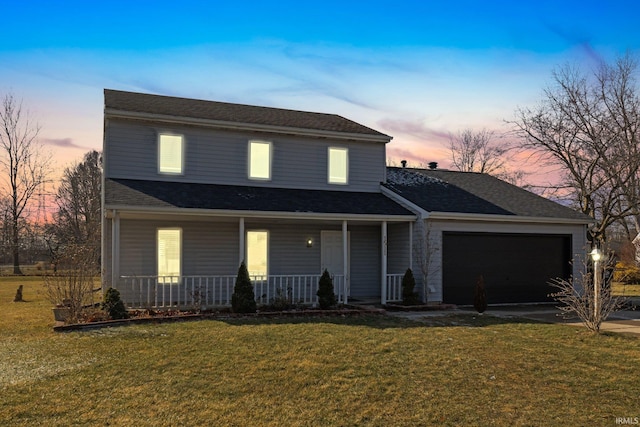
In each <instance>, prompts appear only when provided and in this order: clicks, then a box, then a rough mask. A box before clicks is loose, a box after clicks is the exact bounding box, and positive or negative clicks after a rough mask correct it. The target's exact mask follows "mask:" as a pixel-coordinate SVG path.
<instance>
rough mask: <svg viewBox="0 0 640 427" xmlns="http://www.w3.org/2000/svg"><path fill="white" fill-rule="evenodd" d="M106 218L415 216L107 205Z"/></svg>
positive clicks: (373, 218) (366, 218)
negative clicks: (154, 216)
mask: <svg viewBox="0 0 640 427" xmlns="http://www.w3.org/2000/svg"><path fill="white" fill-rule="evenodd" d="M105 210H106V216H107V218H110V217H111V215H110V213H111V212H113V211H115V210H117V211H118V214H119V215H120V218H126V217H131V216H145V215H168V214H174V215H184V216H193V217H203V216H206V217H225V218H237V217H244V218H270V219H306V220H325V221H326V220H338V221H344V220H357V221H375V222H379V221H387V222H406V221H415V220H416V217H415V215H384V214H345V213H323V212H277V211H243V210H222V209H221V210H217V209H193V208H172V207H166V208H165V207H145V208H140V207H135V206H127V205H109V206H106V207H105Z"/></svg>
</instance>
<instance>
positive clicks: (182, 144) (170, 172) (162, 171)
mask: <svg viewBox="0 0 640 427" xmlns="http://www.w3.org/2000/svg"><path fill="white" fill-rule="evenodd" d="M163 137H169V138H180V170H179V171H176V170H175V169H173V168H170V169H163V165H162V139H163ZM184 154H185V141H184V135H179V134H174V133H167V132H164V133H160V134H158V173H160V174H162V175H184Z"/></svg>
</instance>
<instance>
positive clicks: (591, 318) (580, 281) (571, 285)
mask: <svg viewBox="0 0 640 427" xmlns="http://www.w3.org/2000/svg"><path fill="white" fill-rule="evenodd" d="M589 267H590V266H589V265H587V262H586V261H585V265H584V269H583V270H582V271H584V273H583V274H581V275H579V276H577V277H574V278H572V279H570V280H565V279H561V278H557V279H553V280H551V281H550V285H551V286H553V287H554V288H556V292H555V293H552V294H551V296H552V297H553V298H554V299H555V300H556V301H558V302H559V303H560V304H561V305H560V306H559V307H558V308H559V309H560V310H561V311H562V315H563V316H564V317H571V316H574V315H575V316H577V317H578V318H579V319H580V321H581V322H582V323H583V324H584V325H585V326H586V327H587V329H589V330H590V331H593V332H600V326H601V325H602V322H604V321H605V320H606V319H607V317H609V315H610V314H611V313H613V312H615V311H617V310H619V309H620V308H622V307H623V306H624V303H625V299H624V298H621V297H616V296H614V295H613V294H612V292H611V286H610V281H608V280H606V276H605V275H604V274H603V273H604V272H606V271H608V270H609V271H613V268H614V267H615V259H614V257H610V258H608V259H607V261H606V262H605V265H604V269H598V271H596V272H595V273H594V271H593V270H592V269H590V268H589ZM594 274H598V275H599V276H600V278H599V283H600V284H601V286H600V287H599V290H598V291H597V292H596V289H595V287H594V277H595V276H594ZM596 296H597V297H596Z"/></svg>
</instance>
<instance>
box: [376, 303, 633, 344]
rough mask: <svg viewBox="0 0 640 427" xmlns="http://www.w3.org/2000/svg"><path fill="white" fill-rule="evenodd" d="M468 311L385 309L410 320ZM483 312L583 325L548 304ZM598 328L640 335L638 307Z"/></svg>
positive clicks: (503, 307)
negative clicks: (398, 310) (567, 317)
mask: <svg viewBox="0 0 640 427" xmlns="http://www.w3.org/2000/svg"><path fill="white" fill-rule="evenodd" d="M469 313H475V310H474V309H473V308H472V307H470V308H466V307H463V308H458V309H455V310H446V311H405V312H397V311H396V312H394V311H387V314H389V315H391V316H397V317H402V318H405V319H412V320H420V319H421V318H424V317H434V316H447V315H453V314H469ZM485 313H486V314H488V315H491V316H496V317H503V318H521V319H529V320H535V321H537V322H545V323H559V324H566V325H571V326H578V327H582V328H584V325H583V324H582V322H580V320H579V319H578V318H577V317H576V318H569V319H566V318H563V317H562V316H561V311H560V310H559V309H558V308H556V307H553V306H549V305H531V306H529V305H508V306H495V307H489V308H488V309H487V311H486V312H485ZM600 329H601V330H602V331H607V332H617V333H625V334H632V335H635V336H637V337H640V309H637V310H621V311H618V312H615V313H613V314H612V315H611V316H609V318H608V319H607V320H606V321H605V322H603V323H602V326H601V327H600Z"/></svg>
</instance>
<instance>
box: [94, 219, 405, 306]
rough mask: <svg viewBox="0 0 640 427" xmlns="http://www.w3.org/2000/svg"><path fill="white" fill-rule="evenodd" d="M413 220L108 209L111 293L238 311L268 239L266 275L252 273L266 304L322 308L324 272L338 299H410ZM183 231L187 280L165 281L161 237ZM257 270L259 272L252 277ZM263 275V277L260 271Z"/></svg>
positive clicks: (137, 301)
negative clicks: (256, 251) (245, 277)
mask: <svg viewBox="0 0 640 427" xmlns="http://www.w3.org/2000/svg"><path fill="white" fill-rule="evenodd" d="M413 220H414V217H413V216H409V215H404V216H402V217H400V218H398V217H393V216H391V217H383V216H379V215H377V216H374V217H372V216H362V215H357V216H354V215H351V216H350V217H348V218H345V215H340V216H338V215H326V214H324V215H318V214H313V215H310V214H309V213H299V214H296V215H291V214H286V215H285V214H282V213H279V214H278V213H273V214H266V213H264V212H262V213H244V215H243V216H240V217H232V216H230V215H220V213H219V212H211V211H208V212H198V213H197V214H196V213H195V212H193V211H189V212H185V211H182V212H175V211H172V212H148V211H146V212H145V211H140V210H131V209H111V210H109V211H107V218H106V224H105V226H106V227H105V231H106V233H105V235H104V236H105V239H104V245H105V249H107V250H106V251H103V254H104V256H103V263H104V271H105V275H104V281H103V283H104V286H105V287H109V286H111V287H114V288H116V289H118V290H119V291H120V293H121V296H122V298H123V301H124V302H125V304H126V305H127V306H128V307H130V308H154V309H168V308H190V307H199V308H201V309H211V308H215V307H227V306H230V305H231V295H232V294H233V288H234V284H235V279H236V274H237V270H238V266H239V265H240V263H241V262H243V261H247V264H251V261H250V260H248V259H247V258H248V257H251V256H252V255H251V254H252V250H253V249H252V245H253V243H252V242H251V241H250V240H251V236H252V234H251V233H254V232H257V233H258V234H259V235H262V236H264V237H265V238H266V244H265V247H266V257H265V260H264V266H263V268H262V270H261V269H260V268H259V267H255V266H252V267H253V268H250V276H251V279H252V283H253V286H254V293H255V296H256V302H257V303H258V305H269V304H270V303H272V302H273V301H274V299H275V298H287V299H288V300H289V301H290V302H291V303H293V304H296V305H310V306H314V305H317V296H316V291H317V289H318V282H319V279H320V276H321V273H322V271H324V269H325V268H326V269H327V270H328V271H329V273H330V274H331V276H332V279H333V284H334V292H335V294H336V296H337V298H338V302H339V303H342V304H348V303H350V302H355V301H358V300H368V301H370V300H372V299H376V300H379V301H380V302H381V303H382V304H384V303H386V302H387V301H399V300H401V299H402V289H401V282H402V276H403V274H404V272H405V270H406V269H407V268H411V267H412V265H411V263H412V246H413V243H412V235H413ZM163 229H171V230H180V233H179V234H180V242H179V249H178V251H179V260H180V261H179V264H180V265H179V268H178V273H179V274H158V273H159V271H158V260H159V257H160V256H162V255H161V253H160V252H159V251H161V249H160V248H159V245H160V244H161V243H160V242H159V241H158V230H163ZM252 270H253V271H252ZM258 273H259V274H258Z"/></svg>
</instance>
